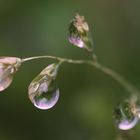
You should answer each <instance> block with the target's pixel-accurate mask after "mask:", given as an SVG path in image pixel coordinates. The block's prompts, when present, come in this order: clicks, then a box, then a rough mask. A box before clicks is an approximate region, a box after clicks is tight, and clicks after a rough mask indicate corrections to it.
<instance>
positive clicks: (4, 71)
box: [0, 57, 20, 91]
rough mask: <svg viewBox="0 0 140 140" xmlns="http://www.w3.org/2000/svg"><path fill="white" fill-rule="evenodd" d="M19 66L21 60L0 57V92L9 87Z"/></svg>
mask: <svg viewBox="0 0 140 140" xmlns="http://www.w3.org/2000/svg"><path fill="white" fill-rule="evenodd" d="M19 66H20V58H16V57H0V91H3V90H5V89H6V88H7V87H9V85H10V84H11V83H12V80H13V75H14V74H15V72H16V71H17V70H18V68H19Z"/></svg>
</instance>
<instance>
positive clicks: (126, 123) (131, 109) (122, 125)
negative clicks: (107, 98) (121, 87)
mask: <svg viewBox="0 0 140 140" xmlns="http://www.w3.org/2000/svg"><path fill="white" fill-rule="evenodd" d="M114 113H115V121H116V125H117V127H118V128H119V129H121V130H129V129H132V128H133V127H134V126H135V125H136V124H137V123H138V121H139V114H140V113H139V107H138V106H137V105H136V104H135V105H134V104H133V105H132V104H131V103H130V101H129V100H125V101H123V102H121V103H120V104H119V105H118V106H117V108H116V109H115V112H114Z"/></svg>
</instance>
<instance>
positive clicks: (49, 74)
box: [28, 64, 59, 109]
mask: <svg viewBox="0 0 140 140" xmlns="http://www.w3.org/2000/svg"><path fill="white" fill-rule="evenodd" d="M57 68H58V66H57V65H56V64H52V65H49V66H48V67H46V68H45V69H44V70H43V71H42V72H41V73H40V74H39V75H38V76H37V77H36V78H35V79H34V80H33V81H32V82H31V84H30V85H29V89H28V93H29V98H30V100H31V102H32V103H33V104H34V106H36V107H37V108H39V109H50V108H52V107H53V106H54V105H55V104H56V103H57V101H58V99H59V89H58V87H57V85H56V82H55V78H56V75H57Z"/></svg>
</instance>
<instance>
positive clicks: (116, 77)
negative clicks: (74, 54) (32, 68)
mask: <svg viewBox="0 0 140 140" xmlns="http://www.w3.org/2000/svg"><path fill="white" fill-rule="evenodd" d="M41 58H48V59H54V60H57V61H60V62H61V64H62V63H64V62H65V63H72V64H89V65H91V66H93V67H95V68H97V69H99V70H100V71H102V72H104V73H105V74H107V75H109V76H110V77H112V78H113V79H114V80H115V81H117V82H118V83H120V85H122V86H123V88H124V89H125V90H126V91H128V92H129V93H130V94H131V95H133V96H137V95H138V94H139V91H138V90H137V89H136V88H135V87H134V86H133V85H132V84H130V83H129V82H128V81H127V80H126V79H125V78H124V77H122V76H121V75H120V74H118V73H117V72H115V71H113V70H111V69H110V68H108V67H105V66H103V65H101V64H99V63H98V62H97V61H96V59H94V58H96V55H93V60H94V61H92V60H74V59H67V58H62V57H56V56H34V57H29V58H24V59H22V63H24V62H27V61H30V60H34V59H41Z"/></svg>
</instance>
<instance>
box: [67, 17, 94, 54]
mask: <svg viewBox="0 0 140 140" xmlns="http://www.w3.org/2000/svg"><path fill="white" fill-rule="evenodd" d="M68 31H69V38H68V39H69V42H70V43H71V44H73V45H75V46H77V47H79V48H83V49H86V50H87V51H89V52H91V51H92V45H91V42H92V41H91V38H90V36H89V27H88V24H87V22H86V21H85V18H84V16H80V15H79V14H76V15H75V17H74V18H73V19H72V21H71V22H70V25H69V29H68Z"/></svg>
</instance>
